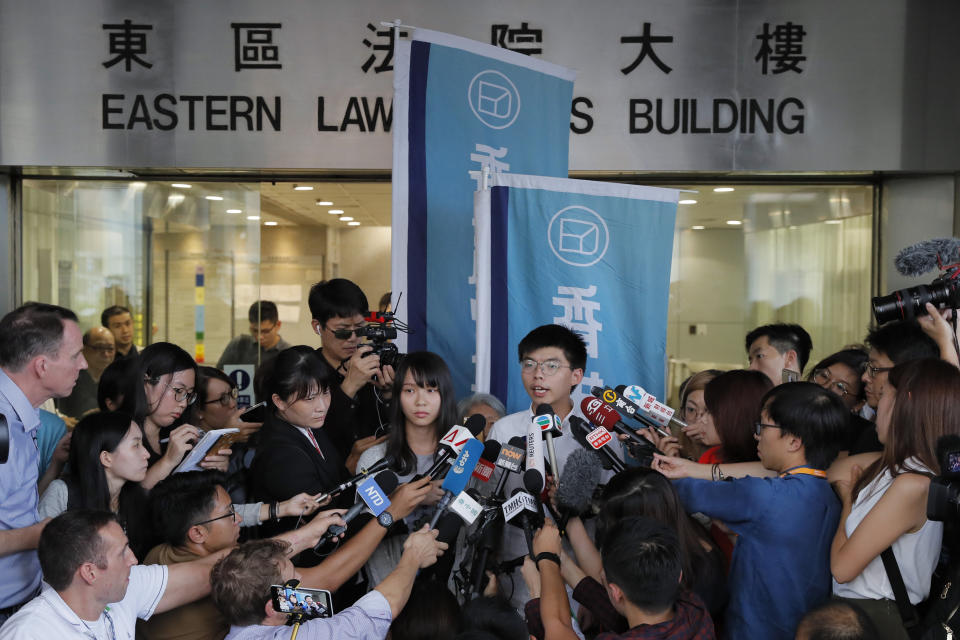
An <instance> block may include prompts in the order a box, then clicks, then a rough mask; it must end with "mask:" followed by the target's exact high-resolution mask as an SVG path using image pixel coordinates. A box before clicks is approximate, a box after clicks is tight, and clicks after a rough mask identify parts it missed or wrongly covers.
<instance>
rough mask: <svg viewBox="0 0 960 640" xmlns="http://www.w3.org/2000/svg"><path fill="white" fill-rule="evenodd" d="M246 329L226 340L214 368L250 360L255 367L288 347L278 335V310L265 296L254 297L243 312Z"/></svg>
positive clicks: (247, 362)
mask: <svg viewBox="0 0 960 640" xmlns="http://www.w3.org/2000/svg"><path fill="white" fill-rule="evenodd" d="M247 319H248V320H249V321H250V333H249V335H248V334H241V335H239V336H237V337H236V338H234V339H233V340H231V341H230V343H229V344H227V347H226V348H225V349H224V350H223V355H221V356H220V359H219V360H217V369H223V367H224V365H228V364H252V365H253V366H254V368H255V370H256V369H259V367H260V366H261V365H263V364H266V363H267V362H268V361H270V360H272V359H273V358H274V357H276V355H277V354H278V353H280V352H281V351H283V350H284V349H287V348H289V347H290V344H289V343H288V342H287V341H286V340H284V339H283V338H281V337H280V325H281V324H282V323H281V322H280V314H279V312H278V311H277V305H276V304H275V303H273V302H271V301H269V300H257V301H256V302H254V303H253V304H252V305H250V310H249V311H248V312H247Z"/></svg>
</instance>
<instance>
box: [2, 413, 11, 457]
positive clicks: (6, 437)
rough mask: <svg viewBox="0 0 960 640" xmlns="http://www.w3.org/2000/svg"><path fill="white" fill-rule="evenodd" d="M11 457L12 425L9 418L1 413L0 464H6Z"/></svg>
mask: <svg viewBox="0 0 960 640" xmlns="http://www.w3.org/2000/svg"><path fill="white" fill-rule="evenodd" d="M9 456H10V425H8V424H7V416H5V415H3V414H2V413H0V464H6V462H7V458H8V457H9Z"/></svg>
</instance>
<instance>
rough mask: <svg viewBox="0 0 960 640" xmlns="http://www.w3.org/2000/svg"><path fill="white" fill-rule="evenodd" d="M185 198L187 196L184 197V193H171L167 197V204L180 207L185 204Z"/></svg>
mask: <svg viewBox="0 0 960 640" xmlns="http://www.w3.org/2000/svg"><path fill="white" fill-rule="evenodd" d="M185 198H186V196H184V195H183V194H182V193H171V194H170V195H169V196H167V203H169V204H172V205H178V204H180V203H181V202H183V201H184V199H185Z"/></svg>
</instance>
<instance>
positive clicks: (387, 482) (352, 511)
mask: <svg viewBox="0 0 960 640" xmlns="http://www.w3.org/2000/svg"><path fill="white" fill-rule="evenodd" d="M398 484H399V481H398V479H397V474H395V473H394V472H393V471H390V470H386V471H381V472H380V473H378V474H377V475H376V477H374V478H367V479H366V480H364V481H363V482H362V483H360V485H359V486H357V494H358V495H359V496H360V500H359V501H358V502H357V503H356V504H355V505H353V506H352V507H350V508H349V509H347V512H346V513H345V514H343V521H344V522H345V523H347V524H348V525H349V524H350V521H351V520H353V519H354V518H356V517H357V516H358V515H360V514H361V513H363V512H364V511H366V510H368V509H369V510H370V512H371V513H373V515H374V516H376V517H377V518H378V519H379V518H380V516H381V514H383V513H384V512H385V511H386V510H387V507H389V506H390V498H388V497H387V496H389V495H390V494H391V493H393V491H394V489H396V488H397V485H398ZM381 522H382V521H381ZM346 530H347V527H345V526H343V525H339V524H335V525H331V526H330V528H329V529H327V531H326V533H324V534H323V536H322V537H321V538H320V542H318V543H317V546H315V547H314V550H317V549H318V548H320V547H321V546H322V545H323V544H324V543H327V542H329V541H330V540H332V539H333V538H335V537H336V536H339V535H340V534H342V533H343V532H345V531H346Z"/></svg>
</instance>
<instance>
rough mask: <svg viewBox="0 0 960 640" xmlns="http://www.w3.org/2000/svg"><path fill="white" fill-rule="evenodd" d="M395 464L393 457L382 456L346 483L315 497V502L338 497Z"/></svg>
mask: <svg viewBox="0 0 960 640" xmlns="http://www.w3.org/2000/svg"><path fill="white" fill-rule="evenodd" d="M395 462H396V458H394V457H393V456H384V457H383V458H380V459H379V460H377V461H376V462H374V463H373V464H372V465H370V468H368V469H361V470H360V473H358V474H357V475H355V476H353V477H352V478H350V479H349V480H347V481H346V482H344V483H342V484H339V485H337V486H336V487H334V488H333V489H330V491H328V492H326V493H322V494H320V495H319V496H317V502H323V501H324V500H326V499H327V498H328V497H335V496H338V495H340V494H341V493H343V492H344V491H346V490H347V489H350V488H352V487H354V486H355V485H356V484H357V483H360V482H363V481H364V480H366V479H367V478H368V477H370V476H371V475H373V474H375V473H378V472H380V471H383V470H384V469H387V468H389V467H392V466H393V464H394V463H395Z"/></svg>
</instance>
